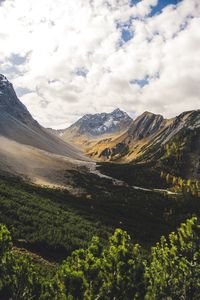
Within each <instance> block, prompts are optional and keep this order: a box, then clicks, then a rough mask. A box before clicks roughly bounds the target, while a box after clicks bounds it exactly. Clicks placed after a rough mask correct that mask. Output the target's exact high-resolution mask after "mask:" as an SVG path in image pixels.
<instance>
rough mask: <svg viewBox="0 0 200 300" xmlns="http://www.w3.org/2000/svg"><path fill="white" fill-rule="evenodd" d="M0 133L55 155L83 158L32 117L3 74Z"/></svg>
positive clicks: (1, 82) (0, 88) (0, 94)
mask: <svg viewBox="0 0 200 300" xmlns="http://www.w3.org/2000/svg"><path fill="white" fill-rule="evenodd" d="M0 135H2V136H4V137H6V138H8V139H10V140H14V141H16V142H18V143H20V144H24V145H29V146H32V147H35V148H38V149H41V150H44V151H47V152H50V153H54V154H57V155H64V156H67V157H70V158H73V159H78V160H83V159H85V158H84V156H83V154H82V153H81V152H80V151H79V150H78V149H77V148H75V147H74V146H72V145H70V144H68V143H66V142H64V141H62V140H61V139H59V138H57V137H56V136H55V135H53V134H51V133H49V132H48V131H47V130H46V129H45V128H43V127H42V126H41V125H39V123H38V122H37V121H35V120H34V119H33V117H32V116H31V114H30V113H29V111H28V110H27V108H26V107H25V106H24V105H23V104H22V103H21V102H20V100H19V99H18V98H17V96H16V93H15V91H14V88H13V86H12V84H11V83H10V82H9V81H8V80H7V78H6V77H5V76H3V75H0Z"/></svg>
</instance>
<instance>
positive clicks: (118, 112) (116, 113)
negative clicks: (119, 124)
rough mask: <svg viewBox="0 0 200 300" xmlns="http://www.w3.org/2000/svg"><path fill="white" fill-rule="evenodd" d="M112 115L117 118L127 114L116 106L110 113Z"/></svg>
mask: <svg viewBox="0 0 200 300" xmlns="http://www.w3.org/2000/svg"><path fill="white" fill-rule="evenodd" d="M111 114H112V115H113V116H116V117H118V118H121V117H123V116H127V115H128V114H127V113H126V112H124V111H122V110H121V109H119V108H116V109H115V110H113V112H112V113H111Z"/></svg>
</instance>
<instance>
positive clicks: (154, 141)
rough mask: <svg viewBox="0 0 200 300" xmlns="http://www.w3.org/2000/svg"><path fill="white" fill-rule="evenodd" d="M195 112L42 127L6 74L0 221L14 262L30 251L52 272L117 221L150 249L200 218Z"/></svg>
mask: <svg viewBox="0 0 200 300" xmlns="http://www.w3.org/2000/svg"><path fill="white" fill-rule="evenodd" d="M199 120H200V111H199V110H196V111H191V112H185V113H183V114H181V115H180V116H178V117H176V118H174V119H164V118H163V117H162V116H161V115H155V114H153V113H149V112H145V113H143V114H142V115H141V116H139V117H137V118H136V119H135V120H132V119H131V118H130V117H129V116H128V114H126V113H125V112H123V111H121V110H120V109H116V110H114V111H113V112H111V113H103V114H94V115H91V114H89V115H86V116H83V118H81V119H80V120H78V121H77V122H76V123H75V124H72V125H71V126H70V127H69V128H68V129H66V130H53V129H50V128H48V129H45V128H44V127H42V126H41V125H40V124H39V123H38V122H37V121H35V120H34V119H33V117H32V116H31V114H30V113H29V112H28V110H27V109H26V107H25V106H24V105H23V104H22V103H21V102H20V100H19V99H18V98H17V96H16V94H15V91H14V88H13V86H12V84H11V83H10V82H9V81H8V80H7V79H6V78H5V77H4V76H3V75H0V223H2V224H4V225H6V227H7V229H8V230H9V232H10V234H11V235H12V241H13V248H12V252H11V253H13V254H12V255H14V257H15V258H14V260H16V261H17V259H18V257H19V258H20V259H22V260H23V259H25V257H26V256H28V257H29V259H31V261H32V262H33V268H35V267H36V268H38V267H39V269H38V271H37V272H38V274H40V275H38V276H43V275H44V276H47V274H48V276H50V278H52V277H51V276H54V274H57V273H56V272H60V271H59V270H60V264H61V263H62V261H63V260H64V259H69V260H70V259H71V257H73V256H74V255H75V253H78V252H79V251H80V252H81V251H85V250H84V249H87V248H88V247H89V248H88V249H90V245H91V241H93V240H94V239H95V238H94V237H95V236H98V237H99V238H100V239H101V243H100V246H99V247H101V249H104V247H105V249H106V247H107V246H108V244H109V242H108V241H110V237H111V236H112V234H113V233H114V232H115V230H116V228H119V229H117V230H121V231H122V232H123V234H128V235H129V236H130V241H131V243H132V244H134V245H137V243H139V244H140V245H141V247H142V249H143V250H142V251H143V253H149V252H150V251H151V249H153V248H152V246H153V245H155V244H156V242H158V241H159V239H160V237H161V236H163V235H165V236H167V235H169V234H170V232H173V231H174V230H176V228H177V227H178V226H179V225H180V224H181V223H182V222H185V221H186V220H187V219H190V218H192V217H194V216H195V217H200V201H199V189H200V185H199V173H200V172H199V158H200V152H199V141H200V139H199V134H200V131H199V130H200V128H199V126H200V122H199ZM125 232H127V233H125ZM0 241H1V240H0ZM80 249H82V250H80ZM74 251H78V252H74ZM86 251H87V250H86ZM145 255H146V254H145ZM41 274H42V275H41ZM52 274H53V275H52ZM55 276H56V275H55ZM69 276H70V277H69V278H71V273H70V275H69ZM51 280H52V279H50V281H51ZM56 280H57V279H56ZM70 280H71V279H70ZM2 293H3V294H2V295H5V292H4V291H3V292H2ZM0 297H1V291H0ZM38 299H39V298H38ZM44 299H48V298H44ZM52 299H56V298H52ZM61 299H62V298H61ZM63 299H65V298H63ZM71 299H75V298H71ZM77 299H81V298H77ZM20 300H21V299H20Z"/></svg>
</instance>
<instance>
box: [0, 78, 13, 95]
mask: <svg viewBox="0 0 200 300" xmlns="http://www.w3.org/2000/svg"><path fill="white" fill-rule="evenodd" d="M10 87H12V84H11V83H10V82H9V81H8V79H7V78H6V76H4V75H3V74H0V95H2V94H4V92H5V90H6V89H7V88H10Z"/></svg>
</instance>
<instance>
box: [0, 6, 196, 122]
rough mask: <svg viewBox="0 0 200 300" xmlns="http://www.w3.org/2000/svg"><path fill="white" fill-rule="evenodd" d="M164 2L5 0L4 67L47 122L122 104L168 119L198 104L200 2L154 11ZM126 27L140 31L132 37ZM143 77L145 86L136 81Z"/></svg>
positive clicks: (0, 42)
mask: <svg viewBox="0 0 200 300" xmlns="http://www.w3.org/2000/svg"><path fill="white" fill-rule="evenodd" d="M157 2H158V1H157V0H143V1H141V2H139V3H138V4H137V5H130V4H131V2H130V1H129V0H106V1H105V0H77V1H73V0H69V1H65V0H57V1H56V4H55V1H53V0H29V1H27V0H6V1H5V2H3V4H2V5H1V6H0V66H1V69H0V71H1V72H4V73H6V74H7V75H8V77H9V79H11V80H12V82H13V83H14V86H15V87H16V88H20V91H29V93H27V94H25V95H24V96H22V97H21V100H22V101H23V102H24V104H25V105H27V107H28V108H29V110H30V111H31V113H32V114H33V115H34V117H35V118H36V119H37V120H39V121H40V122H41V123H42V124H43V125H45V126H59V124H70V123H71V122H73V121H75V120H76V119H77V118H78V117H80V116H82V115H83V114H85V113H94V112H97V111H98V112H101V111H109V110H112V109H114V108H116V107H121V108H122V109H125V110H126V111H128V112H131V113H132V112H133V111H135V112H136V114H139V113H142V112H143V111H145V110H150V111H153V112H156V113H163V114H165V115H166V116H168V117H170V116H174V115H175V114H178V113H180V112H182V111H183V110H186V109H195V108H199V107H198V105H199V103H200V100H199V86H200V58H199V57H200V56H199V47H200V31H199V28H200V18H199V17H200V3H199V0H183V1H182V2H180V3H179V4H178V5H177V6H172V5H171V6H167V7H165V9H164V10H163V11H162V13H160V14H158V15H155V16H149V14H150V12H151V9H152V6H155V5H156V4H157ZM123 28H125V29H126V30H130V31H131V32H132V33H133V38H132V39H130V40H129V41H128V42H126V43H122V40H121V37H122V32H123ZM19 57H20V58H21V64H18V63H17V64H15V62H14V61H13V59H14V58H19ZM77 70H86V71H85V73H84V72H83V73H81V72H77ZM81 75H82V76H81ZM86 75H87V76H86ZM144 78H148V81H149V84H147V85H145V86H144V87H143V88H142V87H140V86H139V85H137V84H131V82H133V81H134V80H143V79H144ZM30 91H31V93H30Z"/></svg>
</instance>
